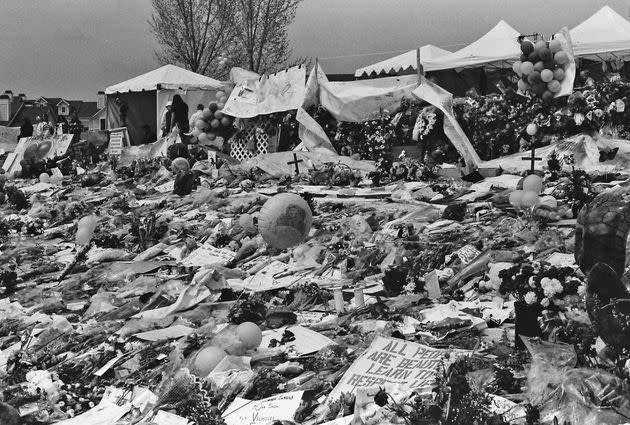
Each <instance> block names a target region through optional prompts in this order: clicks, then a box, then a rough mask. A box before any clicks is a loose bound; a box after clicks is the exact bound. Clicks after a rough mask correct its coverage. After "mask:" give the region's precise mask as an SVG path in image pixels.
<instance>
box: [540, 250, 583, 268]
mask: <svg viewBox="0 0 630 425" xmlns="http://www.w3.org/2000/svg"><path fill="white" fill-rule="evenodd" d="M545 261H546V262H547V263H549V264H551V265H552V266H556V267H576V264H575V255H574V254H562V253H560V252H554V253H553V254H551V255H550V256H549V257H548V258H547V259H546V260H545Z"/></svg>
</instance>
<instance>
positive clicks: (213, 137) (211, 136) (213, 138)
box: [208, 133, 217, 142]
mask: <svg viewBox="0 0 630 425" xmlns="http://www.w3.org/2000/svg"><path fill="white" fill-rule="evenodd" d="M216 138H217V135H216V134H214V133H208V140H210V141H211V142H212V141H214V140H216Z"/></svg>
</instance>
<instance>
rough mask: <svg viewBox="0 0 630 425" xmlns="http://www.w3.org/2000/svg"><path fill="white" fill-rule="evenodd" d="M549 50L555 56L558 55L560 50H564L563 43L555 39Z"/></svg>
mask: <svg viewBox="0 0 630 425" xmlns="http://www.w3.org/2000/svg"><path fill="white" fill-rule="evenodd" d="M549 50H551V53H553V54H556V53H558V52H559V51H560V50H562V42H561V41H560V40H558V39H557V38H554V39H553V40H551V41H550V42H549Z"/></svg>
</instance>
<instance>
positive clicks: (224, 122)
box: [221, 117, 232, 127]
mask: <svg viewBox="0 0 630 425" xmlns="http://www.w3.org/2000/svg"><path fill="white" fill-rule="evenodd" d="M230 124H232V121H231V120H230V119H229V118H228V117H223V118H221V125H222V126H223V127H228V126H229V125H230Z"/></svg>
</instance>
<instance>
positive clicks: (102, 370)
mask: <svg viewBox="0 0 630 425" xmlns="http://www.w3.org/2000/svg"><path fill="white" fill-rule="evenodd" d="M123 357H124V354H118V355H117V356H116V357H114V358H113V359H111V360H110V361H108V362H107V363H105V366H103V367H102V368H100V369H99V370H97V371H96V372H94V375H96V376H103V375H104V374H105V372H107V371H108V370H109V369H110V368H111V367H112V366H114V364H115V363H116V362H117V361H118V360H120V359H122V358H123Z"/></svg>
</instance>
